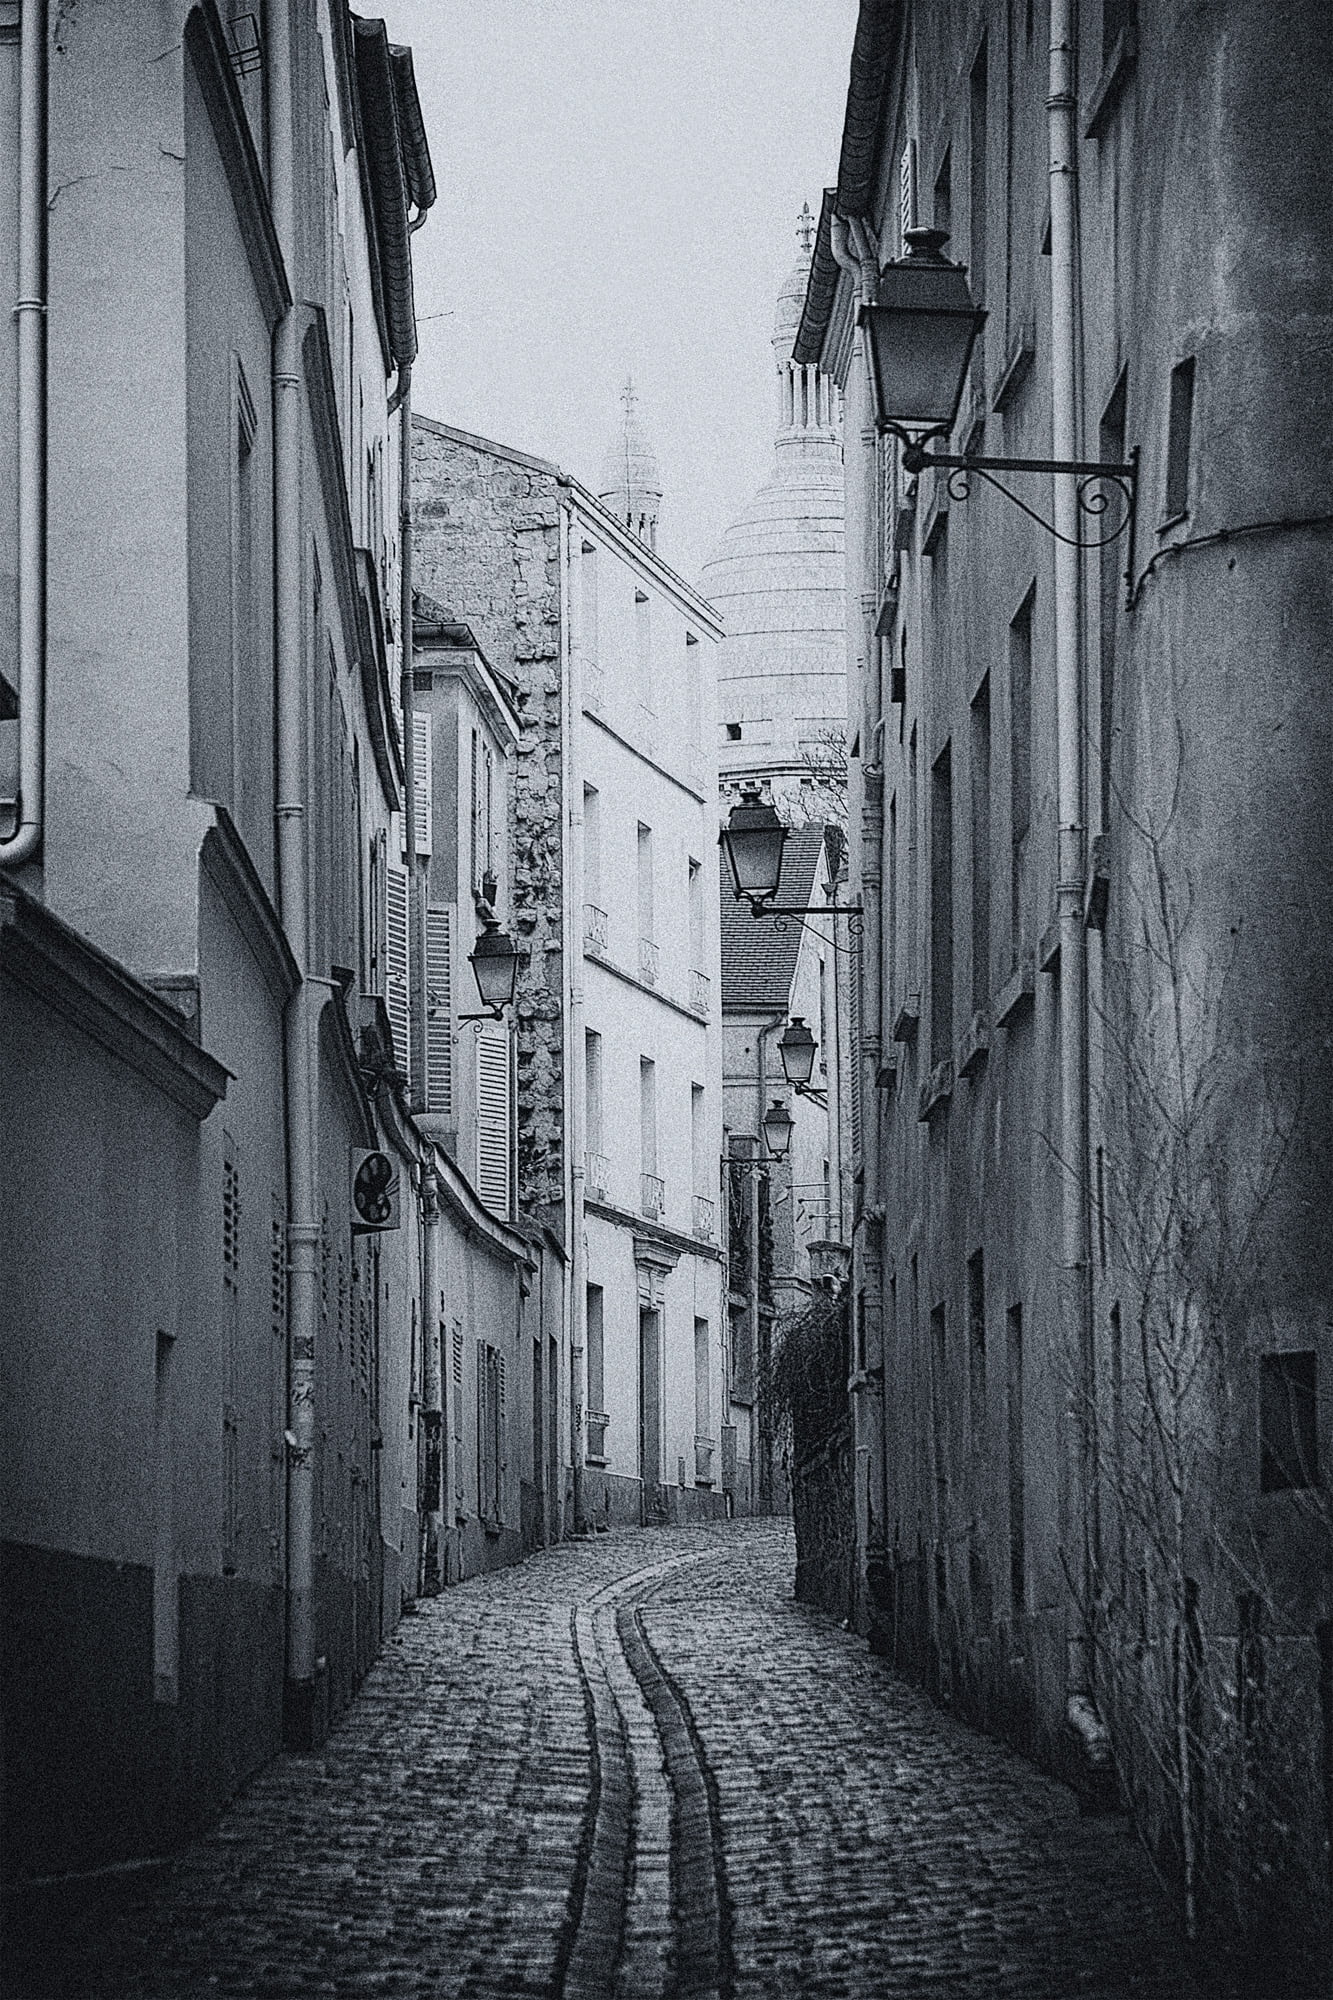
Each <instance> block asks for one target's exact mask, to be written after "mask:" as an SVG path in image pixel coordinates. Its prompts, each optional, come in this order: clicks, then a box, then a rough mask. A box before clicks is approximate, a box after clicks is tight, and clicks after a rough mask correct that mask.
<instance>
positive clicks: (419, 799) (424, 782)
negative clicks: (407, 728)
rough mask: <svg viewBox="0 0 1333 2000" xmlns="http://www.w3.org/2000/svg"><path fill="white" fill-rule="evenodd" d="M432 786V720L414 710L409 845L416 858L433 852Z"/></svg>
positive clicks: (416, 709) (418, 710)
mask: <svg viewBox="0 0 1333 2000" xmlns="http://www.w3.org/2000/svg"><path fill="white" fill-rule="evenodd" d="M434 782H435V776H434V762H433V757H432V746H431V719H430V716H429V715H427V714H423V712H422V711H421V709H419V708H415V709H413V711H412V845H413V847H414V848H415V849H416V851H417V853H418V854H429V853H431V852H432V838H431V830H432V828H433V826H434V824H435V815H434V806H433V799H434V791H433V787H434Z"/></svg>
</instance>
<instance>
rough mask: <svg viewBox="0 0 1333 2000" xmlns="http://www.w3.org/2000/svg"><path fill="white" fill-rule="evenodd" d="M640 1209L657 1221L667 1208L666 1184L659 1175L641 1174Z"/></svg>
mask: <svg viewBox="0 0 1333 2000" xmlns="http://www.w3.org/2000/svg"><path fill="white" fill-rule="evenodd" d="M639 1207H640V1208H641V1209H642V1210H643V1213H644V1214H645V1215H650V1216H652V1217H653V1219H654V1220H655V1221H656V1220H659V1219H660V1217H661V1214H662V1210H663V1209H664V1208H665V1207H666V1182H665V1181H663V1180H661V1179H660V1178H659V1176H658V1175H657V1174H640V1176H639Z"/></svg>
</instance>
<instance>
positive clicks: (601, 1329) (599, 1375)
mask: <svg viewBox="0 0 1333 2000" xmlns="http://www.w3.org/2000/svg"><path fill="white" fill-rule="evenodd" d="M603 1310H604V1299H603V1295H602V1287H601V1286H600V1285H589V1287H588V1326H587V1352H586V1355H585V1363H584V1365H585V1367H586V1369H587V1375H588V1408H589V1409H590V1410H592V1411H595V1412H596V1413H597V1414H598V1415H600V1414H601V1413H602V1409H603V1401H604V1398H605V1395H606V1387H605V1380H606V1373H605V1371H606V1346H605V1339H606V1335H605V1322H604V1319H603ZM589 1448H590V1449H591V1444H590V1447H589Z"/></svg>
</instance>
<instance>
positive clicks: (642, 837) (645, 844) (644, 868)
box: [638, 821, 657, 942]
mask: <svg viewBox="0 0 1333 2000" xmlns="http://www.w3.org/2000/svg"><path fill="white" fill-rule="evenodd" d="M638 869H639V875H638V885H639V936H640V937H641V938H643V939H645V940H647V941H649V942H651V941H652V939H653V938H654V937H655V936H656V935H657V932H656V928H655V924H654V918H653V830H652V828H651V827H650V826H644V824H643V823H642V821H640V823H639V833H638Z"/></svg>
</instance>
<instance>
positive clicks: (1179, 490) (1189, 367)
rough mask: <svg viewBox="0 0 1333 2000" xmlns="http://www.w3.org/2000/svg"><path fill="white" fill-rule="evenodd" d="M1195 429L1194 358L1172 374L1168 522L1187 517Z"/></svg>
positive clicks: (1182, 363)
mask: <svg viewBox="0 0 1333 2000" xmlns="http://www.w3.org/2000/svg"><path fill="white" fill-rule="evenodd" d="M1193 429H1194V356H1193V355H1192V354H1191V355H1190V356H1189V357H1188V358H1187V359H1186V360H1184V361H1178V362H1177V363H1176V365H1175V367H1174V368H1173V369H1172V370H1171V405H1170V409H1169V411H1168V413H1167V432H1166V518H1167V520H1168V521H1174V520H1176V519H1177V518H1178V516H1179V515H1181V514H1185V513H1188V511H1189V498H1190V434H1191V432H1192V431H1193Z"/></svg>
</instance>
